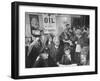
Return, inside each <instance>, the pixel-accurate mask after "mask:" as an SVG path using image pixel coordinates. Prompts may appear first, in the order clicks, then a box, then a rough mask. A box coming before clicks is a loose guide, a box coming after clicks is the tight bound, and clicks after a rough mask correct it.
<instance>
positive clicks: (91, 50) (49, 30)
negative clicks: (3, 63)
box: [11, 2, 97, 79]
mask: <svg viewBox="0 0 100 81" xmlns="http://www.w3.org/2000/svg"><path fill="white" fill-rule="evenodd" d="M11 58H12V61H11V62H12V73H11V74H12V78H14V79H24V78H41V77H55V76H72V75H86V74H87V75H88V74H97V7H96V6H83V5H82V6H81V5H61V4H48V3H31V2H30V3H27V2H13V3H12V57H11Z"/></svg>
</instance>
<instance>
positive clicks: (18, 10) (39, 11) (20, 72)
mask: <svg viewBox="0 0 100 81" xmlns="http://www.w3.org/2000/svg"><path fill="white" fill-rule="evenodd" d="M97 11H98V10H97V7H96V6H83V5H67V4H49V3H33V2H32V3H31V2H12V3H11V15H12V16H11V25H12V27H11V47H12V49H11V78H13V79H27V78H43V77H59V76H74V75H90V74H97V73H98V69H97V68H98V66H97V65H98V62H97V60H98V59H97V58H98V57H97V56H98V55H97V50H98V48H97V47H98V46H97V45H98V43H97V42H98V41H97V39H98V38H97V37H98V35H97V28H98V27H97V24H98V21H97V18H98V14H97ZM30 14H31V15H43V18H44V19H45V18H46V17H47V15H52V14H53V15H52V16H50V20H46V22H47V23H48V22H49V23H51V22H55V21H56V22H57V19H56V20H55V18H57V16H59V15H60V16H64V15H65V16H66V14H67V15H68V16H71V18H72V16H75V17H82V18H83V21H84V23H85V25H89V26H90V34H89V35H90V41H89V42H90V43H89V45H90V49H89V50H90V53H89V54H90V57H89V58H90V64H89V65H88V66H75V67H71V69H69V68H70V66H69V68H67V69H66V67H61V68H58V67H57V68H56V67H47V68H27V67H31V66H27V62H26V61H27V60H26V59H27V57H25V53H26V52H25V51H26V49H25V45H27V44H25V43H26V41H27V40H28V41H27V42H30V40H33V39H34V38H32V37H31V38H30V36H27V35H26V31H28V29H26V27H27V25H29V22H28V17H29V15H30ZM45 14H46V15H45ZM55 15H56V16H55ZM87 15H88V16H89V20H86V21H85V20H84V17H85V18H86V19H87V18H88V17H87ZM27 16H28V17H27ZM71 18H70V19H71ZM48 19H49V18H48ZM58 20H59V19H58ZM42 21H43V20H40V16H39V23H40V22H42ZM68 21H70V20H68ZM74 21H77V22H79V20H74ZM83 21H81V22H80V23H81V24H82V25H83ZM87 21H88V23H87ZM30 22H31V21H30ZM34 22H35V21H34ZM77 22H76V25H77V24H80V23H77ZM42 23H43V22H42ZM70 23H72V21H71V22H70ZM43 24H44V25H43V26H46V27H49V26H48V25H47V24H45V23H43ZM55 24H56V23H53V24H50V26H51V27H55V26H56V25H58V24H56V25H55ZM39 25H40V24H39ZM67 25H69V24H67ZM71 25H72V24H71ZM74 25H75V23H74ZM76 25H75V26H76ZM52 29H53V30H52V32H53V31H56V30H57V29H55V28H52ZM50 31H51V30H50ZM50 31H49V29H48V31H47V30H46V31H45V32H49V33H50ZM60 31H61V30H60ZM33 32H34V31H33ZM91 32H92V33H91ZM29 33H32V31H30V32H29ZM91 40H92V41H91ZM34 53H35V52H34ZM91 54H92V55H91ZM23 56H24V57H23ZM24 62H25V63H26V65H25V63H24ZM83 69H84V70H83ZM66 70H67V71H66ZM68 70H69V71H68Z"/></svg>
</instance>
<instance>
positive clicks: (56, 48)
mask: <svg viewBox="0 0 100 81" xmlns="http://www.w3.org/2000/svg"><path fill="white" fill-rule="evenodd" d="M32 22H34V20H33V21H32ZM36 25H37V24H36ZM31 26H33V27H32V29H31V31H32V38H31V39H30V43H29V44H28V45H27V46H26V68H33V67H59V66H61V65H65V66H66V65H71V64H76V65H77V66H79V65H89V27H86V26H83V27H79V28H76V27H70V26H69V24H67V25H66V28H65V29H64V31H63V32H62V33H61V35H60V36H55V35H53V34H52V33H49V34H45V33H44V30H41V29H40V28H39V27H36V26H34V25H32V23H31Z"/></svg>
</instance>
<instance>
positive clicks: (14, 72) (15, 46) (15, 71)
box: [11, 2, 98, 79]
mask: <svg viewBox="0 0 100 81" xmlns="http://www.w3.org/2000/svg"><path fill="white" fill-rule="evenodd" d="M21 5H23V6H40V7H51V8H53V7H55V8H62V9H63V8H72V9H89V10H94V11H95V71H90V72H75V73H59V74H42V75H25V76H20V75H19V40H20V39H19V6H21ZM97 13H98V10H97V7H96V6H81V5H64V4H63V5H62V4H49V3H31V2H12V4H11V25H12V27H11V47H12V49H11V52H12V53H11V77H12V78H13V79H25V78H42V77H58V76H73V75H89V74H97V73H98V62H97V60H98V59H97V57H98V55H97V51H98V48H97V47H98V46H97V45H98V41H97V40H98V38H97V37H98V34H97V30H98V29H97V28H98V27H97V24H98V21H97V18H98V14H97Z"/></svg>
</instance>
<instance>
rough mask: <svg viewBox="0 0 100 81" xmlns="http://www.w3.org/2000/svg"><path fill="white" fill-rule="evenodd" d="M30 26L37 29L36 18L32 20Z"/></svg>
mask: <svg viewBox="0 0 100 81" xmlns="http://www.w3.org/2000/svg"><path fill="white" fill-rule="evenodd" d="M31 26H32V27H34V28H38V27H39V23H38V21H37V19H36V18H32V20H31Z"/></svg>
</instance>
